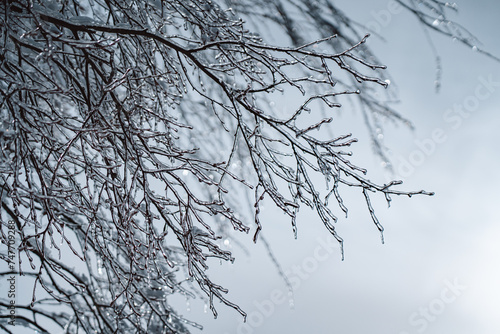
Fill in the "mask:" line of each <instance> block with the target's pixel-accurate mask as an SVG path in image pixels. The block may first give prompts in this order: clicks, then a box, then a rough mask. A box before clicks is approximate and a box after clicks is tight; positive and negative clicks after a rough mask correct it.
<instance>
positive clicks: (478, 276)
mask: <svg viewBox="0 0 500 334" xmlns="http://www.w3.org/2000/svg"><path fill="white" fill-rule="evenodd" d="M360 2H361V3H362V5H360ZM338 5H339V6H340V7H341V8H343V9H344V10H345V11H346V13H347V14H351V15H352V16H355V17H356V18H358V20H359V21H361V22H375V23H377V22H383V24H379V25H380V27H379V28H380V34H381V35H383V36H384V37H385V39H386V42H383V41H381V40H377V39H376V38H372V39H371V40H370V41H369V43H370V45H371V46H372V47H373V48H375V50H376V52H377V54H378V56H379V58H380V59H381V60H382V61H383V62H384V63H385V64H386V65H388V69H389V71H390V73H391V75H392V77H393V78H394V81H395V82H396V83H397V85H398V89H399V93H400V96H401V99H402V102H401V104H399V106H398V110H400V111H401V112H402V113H403V114H404V115H405V116H407V117H409V118H410V119H411V120H412V121H413V122H414V123H415V125H416V131H415V132H409V131H407V130H406V129H403V128H400V129H393V128H391V126H387V128H386V132H385V133H384V135H385V138H386V144H387V145H388V146H389V147H391V148H392V149H393V155H392V157H393V163H394V165H395V169H396V172H397V174H398V175H396V177H397V178H403V179H404V181H405V189H413V190H419V189H426V190H430V191H435V192H436V195H435V196H434V197H414V198H411V199H409V198H398V199H395V200H394V203H393V205H392V207H391V208H390V209H389V210H387V209H386V207H385V204H384V202H382V201H376V202H375V205H376V210H377V211H378V215H379V218H380V220H381V222H382V223H383V225H384V227H385V234H384V235H385V241H386V242H385V244H384V245H382V244H381V242H380V238H379V234H378V231H377V230H376V228H375V227H374V226H373V223H372V222H371V219H370V217H369V213H368V212H367V209H366V207H365V206H363V204H362V197H360V194H359V193H353V194H349V193H348V194H347V195H346V200H347V201H348V202H349V203H350V206H351V211H350V217H349V219H348V220H345V219H343V220H341V222H339V225H338V231H339V233H340V234H341V235H342V237H343V238H344V240H345V260H344V261H341V258H340V253H339V251H338V245H336V244H335V243H332V242H331V239H330V237H329V236H328V234H327V231H326V229H325V228H324V226H323V225H322V224H321V223H320V222H319V220H318V218H316V217H315V216H314V214H313V213H311V212H303V217H302V220H301V221H300V222H299V238H298V240H294V239H293V235H292V233H291V229H290V226H289V220H288V219H286V217H285V216H283V215H282V214H279V215H276V214H275V213H274V212H273V211H272V210H270V209H269V210H267V211H266V212H265V215H266V217H267V219H266V220H265V221H264V222H263V223H264V234H265V236H266V237H267V239H268V240H269V241H270V243H271V244H272V245H273V250H274V254H275V255H276V257H277V258H278V260H279V262H280V264H281V265H282V267H283V269H284V270H285V271H286V272H287V273H288V274H289V277H290V280H291V281H292V283H293V284H294V286H295V287H296V289H295V296H294V304H295V306H294V309H291V308H290V306H289V302H288V297H287V289H286V286H285V284H284V283H283V281H282V279H281V278H280V276H279V275H278V274H277V272H276V269H275V268H274V266H273V264H272V262H271V260H270V259H269V257H268V256H267V255H266V252H265V250H264V248H263V246H262V244H258V245H253V244H252V243H251V242H250V239H251V238H250V236H248V238H247V239H248V240H247V241H248V242H247V245H248V248H249V250H250V252H251V253H252V255H251V256H250V257H248V256H246V255H245V254H244V253H243V252H242V251H240V250H239V249H238V248H235V249H234V252H235V254H236V256H237V261H236V262H235V264H234V265H226V264H224V265H222V266H221V267H220V268H213V270H211V272H212V277H214V278H215V281H218V282H220V283H221V284H222V285H224V286H227V287H228V288H229V289H230V293H229V297H230V299H231V300H232V301H234V302H236V303H238V304H239V305H240V306H242V307H243V309H244V310H245V311H246V312H247V313H248V314H249V319H248V320H249V321H248V323H247V324H246V325H243V323H242V321H241V317H239V316H238V314H237V313H236V312H234V311H233V310H227V309H226V308H225V307H223V306H222V305H221V306H220V307H219V308H218V309H219V310H220V313H221V314H220V316H219V319H218V320H216V321H213V320H212V316H211V315H210V314H203V303H197V302H192V303H191V305H190V309H191V310H190V312H188V311H187V310H186V312H185V315H186V316H187V317H188V318H191V319H197V320H198V321H199V322H200V323H201V324H202V325H204V327H205V330H204V332H205V333H231V334H232V333H237V334H240V333H259V334H275V333H356V334H357V333H371V334H413V333H427V334H449V333H453V334H470V333H478V334H490V333H499V332H500V318H499V317H498V310H500V284H498V283H499V282H500V268H499V257H500V243H499V240H500V238H499V237H500V225H499V219H498V218H499V213H498V212H499V210H498V205H499V204H500V203H499V199H500V196H499V194H498V189H499V188H500V181H499V178H498V170H499V168H498V167H499V161H500V160H499V154H498V152H499V143H500V131H499V130H500V115H499V112H500V63H496V62H494V61H492V60H491V59H488V58H486V57H485V56H482V55H480V54H478V53H477V52H473V50H470V49H468V48H466V47H464V46H463V45H459V44H458V43H453V42H452V41H451V40H449V39H447V38H443V37H438V36H435V35H433V40H434V42H435V44H436V46H437V48H438V52H439V54H440V56H441V58H442V63H443V77H442V87H441V91H440V93H439V94H436V93H435V92H434V79H435V64H434V56H433V54H432V51H431V49H430V47H429V45H428V43H427V42H426V40H425V37H424V34H423V32H422V29H421V28H420V27H419V25H418V24H417V22H416V20H415V18H414V17H412V16H411V15H409V14H407V13H406V12H402V13H399V14H396V15H392V17H391V18H390V20H388V21H387V22H386V21H377V15H376V14H374V13H379V12H380V11H381V10H384V9H387V8H388V2H387V1H351V2H349V4H348V5H343V4H341V2H340V1H339V2H338ZM458 6H459V16H458V17H457V19H458V21H459V22H461V23H464V24H465V26H466V27H467V28H469V29H470V30H471V31H472V32H473V33H475V34H476V35H477V36H478V37H479V38H480V40H481V41H482V42H483V47H484V48H485V49H487V50H490V51H491V52H492V53H494V54H496V55H500V45H499V44H498V42H499V41H498V33H499V32H500V21H499V20H498V17H499V15H500V3H499V2H497V1H493V0H491V1H486V0H481V1H471V0H469V1H459V2H458ZM460 108H461V109H460ZM460 110H462V111H460ZM358 116H359V115H358ZM360 120H361V118H360V117H358V121H360ZM352 131H353V132H354V133H359V134H360V136H362V135H361V133H362V131H364V128H363V126H361V125H358V124H357V123H354V125H353V130H352ZM366 147H369V146H368V145H367V146H366ZM356 154H357V155H360V154H361V155H362V156H363V157H364V158H361V159H360V160H358V161H362V162H363V164H364V166H367V167H369V168H370V173H372V174H371V175H372V176H373V177H375V178H376V177H379V179H380V178H383V175H384V173H383V169H382V167H381V166H380V161H379V160H378V159H377V158H376V157H374V156H373V155H372V154H371V153H370V152H369V148H367V149H366V150H365V151H362V150H361V151H359V150H358V151H356ZM382 180H383V179H382ZM358 208H359V209H358ZM304 211H306V210H304Z"/></svg>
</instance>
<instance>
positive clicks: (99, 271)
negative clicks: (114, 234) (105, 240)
mask: <svg viewBox="0 0 500 334" xmlns="http://www.w3.org/2000/svg"><path fill="white" fill-rule="evenodd" d="M97 274H98V275H103V274H104V271H103V265H102V259H101V258H98V259H97Z"/></svg>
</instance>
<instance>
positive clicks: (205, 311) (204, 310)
mask: <svg viewBox="0 0 500 334" xmlns="http://www.w3.org/2000/svg"><path fill="white" fill-rule="evenodd" d="M207 312H208V304H206V303H205V305H204V306H203V313H207Z"/></svg>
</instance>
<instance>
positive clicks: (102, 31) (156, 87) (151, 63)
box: [0, 0, 491, 333]
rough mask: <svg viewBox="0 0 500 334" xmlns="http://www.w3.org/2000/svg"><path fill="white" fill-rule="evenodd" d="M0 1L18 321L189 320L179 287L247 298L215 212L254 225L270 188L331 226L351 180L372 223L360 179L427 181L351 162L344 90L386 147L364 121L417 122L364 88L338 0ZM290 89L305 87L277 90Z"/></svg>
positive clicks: (364, 73) (0, 153)
mask: <svg viewBox="0 0 500 334" xmlns="http://www.w3.org/2000/svg"><path fill="white" fill-rule="evenodd" d="M396 2H397V3H398V4H399V5H400V6H402V7H404V8H405V9H407V10H409V11H411V12H412V13H413V14H415V16H416V17H417V18H418V20H419V21H420V22H421V23H422V24H423V25H424V26H425V27H427V28H429V29H431V30H434V31H436V32H438V33H441V34H445V35H448V36H450V37H453V38H456V39H458V40H459V41H460V42H462V43H464V44H465V45H468V46H470V47H472V46H474V45H475V39H474V37H473V36H472V35H471V34H470V33H469V32H468V31H467V30H465V29H464V28H463V27H462V26H460V25H458V24H456V23H454V22H452V21H449V20H448V19H447V14H448V11H454V10H455V6H453V5H452V4H449V3H443V2H440V1H435V0H423V1H413V0H408V1H405V0H400V1H396ZM0 14H1V15H0V22H1V30H0V31H1V32H0V34H1V35H0V40H1V43H2V49H1V51H0V77H1V80H0V118H1V119H0V144H1V145H0V172H1V174H0V175H1V179H0V191H1V193H2V210H1V217H0V218H1V225H0V228H1V231H2V242H3V243H4V244H5V245H7V244H8V237H7V228H8V226H9V225H8V222H9V221H12V222H14V224H15V229H16V240H17V241H16V242H17V249H16V254H15V260H12V259H9V257H8V256H6V255H5V254H4V253H2V254H1V256H2V259H3V260H4V261H5V262H6V263H10V262H15V263H16V270H15V271H16V272H18V273H20V274H21V275H25V276H27V277H31V278H32V282H33V293H32V295H33V297H32V302H31V304H23V305H17V309H18V315H17V316H18V325H23V326H26V327H29V328H33V329H37V330H40V331H45V332H50V329H49V328H52V327H51V326H56V327H58V328H60V329H64V330H65V331H66V332H68V333H94V332H96V331H97V332H99V333H131V332H137V333H142V332H147V333H188V332H189V327H190V326H195V327H200V326H199V325H198V324H195V323H192V322H190V321H189V320H188V319H185V318H183V317H182V316H181V315H180V314H179V313H178V312H176V310H175V309H173V308H172V307H171V305H170V304H169V302H168V300H169V296H171V295H173V294H183V295H186V296H187V297H189V298H192V297H195V296H197V297H200V298H206V299H207V302H208V305H209V307H210V309H211V311H212V312H213V314H214V316H217V310H216V308H215V306H214V301H215V300H219V301H221V302H223V303H224V304H226V305H228V306H230V307H233V308H234V309H236V310H237V311H238V312H239V313H241V314H242V315H243V316H244V315H245V312H244V310H242V309H240V307H239V306H238V305H237V304H235V303H234V302H232V301H230V300H229V299H228V298H227V297H226V293H227V290H226V289H225V288H224V287H222V286H220V285H218V284H217V283H215V282H213V281H212V280H211V279H210V277H209V275H208V267H209V265H210V264H211V263H212V261H214V260H217V261H219V260H223V261H233V260H234V258H233V257H232V255H231V252H230V251H228V249H227V247H225V246H224V242H223V241H224V240H225V239H226V238H227V233H226V231H227V228H228V227H230V228H232V229H235V230H238V231H241V232H249V231H250V230H251V227H252V225H254V226H255V227H254V231H253V239H254V241H257V240H258V237H259V232H260V231H261V229H262V228H263V227H264V226H263V224H261V222H260V220H259V212H260V208H259V206H260V203H261V202H262V201H263V200H264V198H266V199H269V200H271V201H272V202H273V203H274V204H275V205H276V207H277V208H278V209H279V210H281V211H283V212H284V213H285V214H286V215H287V216H288V217H289V219H290V221H291V228H292V229H293V231H294V233H295V235H297V225H299V224H300V222H298V221H296V216H297V211H298V210H299V208H300V207H301V206H304V205H305V206H308V207H311V208H312V209H313V210H314V211H315V212H316V213H317V216H318V217H319V219H320V220H321V221H322V222H323V224H324V225H325V227H326V229H327V230H328V232H329V233H331V234H332V235H334V236H335V238H336V239H337V240H338V241H339V243H340V244H342V238H341V236H339V235H338V234H337V232H336V230H335V222H336V221H337V220H338V218H337V217H338V216H339V215H346V214H347V211H348V208H347V207H346V205H345V204H344V202H343V200H342V189H344V188H346V187H354V188H357V189H359V192H360V198H361V202H362V203H364V205H365V206H366V207H367V208H368V214H369V215H370V216H371V218H372V220H373V222H374V224H375V226H376V228H377V229H378V230H379V231H380V232H381V233H382V232H383V227H382V225H381V223H380V222H379V221H378V219H377V216H376V215H375V211H374V208H373V206H372V204H371V201H370V196H375V195H377V194H380V195H381V196H384V197H385V199H386V200H387V202H390V201H391V196H394V195H396V196H397V195H405V196H412V195H414V194H425V195H430V194H432V193H429V192H426V191H405V190H399V189H398V187H397V186H398V185H400V183H401V182H400V181H397V180H396V181H393V182H390V183H376V182H373V181H371V180H369V179H368V178H367V177H366V175H365V174H366V170H365V169H364V168H362V167H360V166H356V165H355V164H353V163H351V161H350V156H351V154H352V153H351V152H349V151H348V149H349V146H351V145H352V144H354V143H355V142H356V141H357V140H356V139H355V138H353V137H352V135H351V134H350V133H337V132H338V131H336V130H335V128H334V123H335V122H332V120H333V118H332V110H337V109H339V108H341V107H342V103H343V101H345V100H348V99H350V100H353V101H355V104H356V106H357V108H359V110H361V112H362V114H363V116H364V121H365V123H366V126H367V131H368V132H369V133H370V134H371V138H372V142H373V147H374V149H375V152H376V154H378V155H379V156H380V157H381V158H382V159H384V160H387V158H386V157H385V151H384V147H383V145H382V144H381V142H380V139H379V138H378V137H377V133H376V129H377V128H379V127H380V126H381V124H382V123H384V122H387V121H390V122H396V123H401V124H405V125H406V126H409V127H411V123H410V122H409V121H408V120H407V119H405V118H404V117H402V116H401V115H400V114H399V113H398V112H397V111H396V110H394V109H393V108H392V107H391V106H390V105H389V104H388V103H387V101H386V100H384V99H383V98H380V97H379V96H380V95H379V94H377V92H379V90H380V88H385V87H387V86H388V83H389V82H390V81H389V76H388V74H386V73H385V72H384V70H385V66H384V65H382V64H383V63H382V62H381V61H380V60H378V59H377V58H376V56H375V55H374V54H373V53H372V51H371V50H370V49H369V48H368V47H367V46H366V43H365V42H366V40H367V39H368V38H369V32H370V31H369V29H368V28H367V27H364V26H363V25H362V24H359V23H357V22H355V21H353V20H351V19H350V18H349V17H347V16H346V15H345V14H344V13H342V11H341V10H340V9H339V8H337V6H335V5H334V4H333V2H332V1H331V0H320V1H307V0H266V1H260V0H257V1H241V0H240V1H236V0H224V1H223V0H220V1H215V0H182V1H181V0H177V1H176V0H163V1H161V0H148V1H146V0H143V1H138V0H137V1H136V0H130V1H123V0H85V1H84V0H82V1H73V0H49V1H47V0H46V1H41V0H40V1H37V0H29V1H28V0H26V1H25V0H8V1H7V0H6V1H3V2H2V3H1V4H0ZM436 22H437V23H436ZM479 51H480V52H483V53H486V52H485V51H483V50H479ZM486 54H487V53H486ZM487 55H489V54H487ZM490 56H491V55H490ZM438 64H439V63H438ZM289 96H293V97H294V99H297V98H298V97H299V98H300V101H301V102H299V103H298V104H297V105H296V107H295V108H294V109H293V110H278V108H275V104H276V103H279V102H276V101H280V99H283V97H285V98H287V97H289ZM319 129H322V130H323V129H324V131H320V132H314V131H313V130H319ZM315 175H320V176H321V177H322V178H324V180H325V183H326V187H324V184H317V182H315V181H314V180H315V179H316V178H317V176H315ZM250 198H251V199H250ZM329 200H330V202H334V204H333V205H332V204H331V203H330V204H329ZM248 208H251V210H252V211H253V217H251V220H253V222H251V220H250V219H249V217H248V215H247V213H246V210H248ZM2 247H3V246H2ZM2 249H3V248H2ZM78 259H79V261H75V260H78ZM11 272H12V271H5V272H2V275H3V276H6V275H8V274H9V273H11ZM3 298H4V296H2V297H1V299H0V305H1V306H2V308H7V307H8V301H5V299H3ZM54 301H55V302H56V304H54ZM59 303H60V304H59ZM0 327H1V328H2V329H4V330H6V331H7V332H12V328H9V327H8V325H7V324H6V319H2V322H0Z"/></svg>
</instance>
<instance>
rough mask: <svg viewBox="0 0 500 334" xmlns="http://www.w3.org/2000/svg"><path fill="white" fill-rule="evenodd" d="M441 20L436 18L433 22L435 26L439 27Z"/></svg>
mask: <svg viewBox="0 0 500 334" xmlns="http://www.w3.org/2000/svg"><path fill="white" fill-rule="evenodd" d="M439 23H440V21H439V20H438V19H435V20H434V22H432V25H433V26H434V27H437V26H438V25H439Z"/></svg>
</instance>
